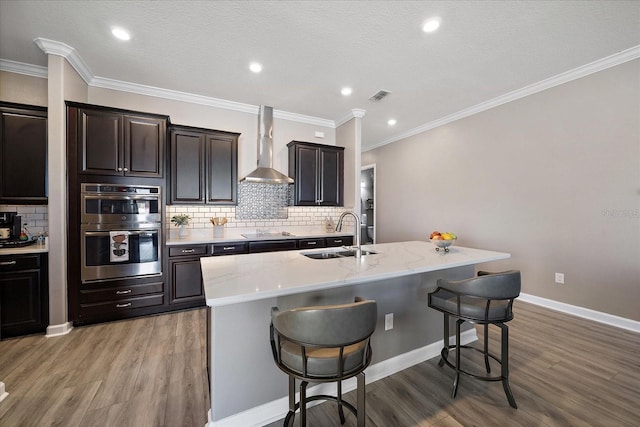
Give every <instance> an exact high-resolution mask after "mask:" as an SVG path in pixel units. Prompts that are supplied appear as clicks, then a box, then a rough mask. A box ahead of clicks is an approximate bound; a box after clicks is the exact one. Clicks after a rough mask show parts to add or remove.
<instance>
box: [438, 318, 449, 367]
mask: <svg viewBox="0 0 640 427" xmlns="http://www.w3.org/2000/svg"><path fill="white" fill-rule="evenodd" d="M442 341H443V342H444V343H443V346H442V351H441V352H440V361H439V362H438V366H440V367H441V368H442V367H443V366H444V358H445V357H446V356H447V355H448V354H449V314H448V313H444V332H443V339H442Z"/></svg>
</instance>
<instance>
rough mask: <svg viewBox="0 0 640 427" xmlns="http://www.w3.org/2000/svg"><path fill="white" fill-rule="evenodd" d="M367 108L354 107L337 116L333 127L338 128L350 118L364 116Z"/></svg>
mask: <svg viewBox="0 0 640 427" xmlns="http://www.w3.org/2000/svg"><path fill="white" fill-rule="evenodd" d="M366 112H367V110H363V109H362V108H354V109H352V110H351V111H349V112H348V113H347V114H345V115H344V116H342V117H341V118H339V119H338V120H336V121H335V122H334V127H336V128H338V127H340V126H342V125H343V124H345V123H347V122H348V121H349V120H351V119H356V118H362V117H364V115H365V113H366Z"/></svg>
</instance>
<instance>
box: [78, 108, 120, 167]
mask: <svg viewBox="0 0 640 427" xmlns="http://www.w3.org/2000/svg"><path fill="white" fill-rule="evenodd" d="M79 116H80V117H79V120H78V126H79V129H78V139H79V150H80V155H79V161H80V165H79V172H80V173H87V174H98V175H122V172H123V168H124V166H123V165H122V163H121V159H122V158H123V152H122V150H123V148H122V144H121V143H120V141H121V140H122V115H121V114H116V113H110V112H108V111H98V110H95V111H94V110H88V109H84V108H83V109H80V112H79Z"/></svg>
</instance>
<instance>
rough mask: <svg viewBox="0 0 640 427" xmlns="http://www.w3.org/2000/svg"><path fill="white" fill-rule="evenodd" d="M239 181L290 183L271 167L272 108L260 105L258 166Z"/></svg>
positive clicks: (290, 180)
mask: <svg viewBox="0 0 640 427" xmlns="http://www.w3.org/2000/svg"><path fill="white" fill-rule="evenodd" d="M240 182H255V183H259V184H291V183H293V179H291V178H289V177H288V176H287V175H285V174H283V173H280V172H278V171H277V170H275V169H274V168H273V108H272V107H267V106H265V105H261V106H260V112H259V115H258V168H257V169H255V170H254V171H253V172H251V173H250V174H249V175H247V176H245V177H244V178H242V179H241V180H240Z"/></svg>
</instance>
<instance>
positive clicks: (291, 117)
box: [256, 110, 336, 129]
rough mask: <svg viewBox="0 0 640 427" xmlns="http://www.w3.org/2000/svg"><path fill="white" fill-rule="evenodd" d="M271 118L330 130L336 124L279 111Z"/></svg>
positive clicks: (275, 111)
mask: <svg viewBox="0 0 640 427" xmlns="http://www.w3.org/2000/svg"><path fill="white" fill-rule="evenodd" d="M257 113H258V111H257V110H256V114H257ZM273 117H274V118H277V119H284V120H291V121H293V122H300V123H307V124H310V125H315V126H325V127H328V128H332V129H335V127H336V122H335V121H333V120H329V119H322V118H320V117H313V116H305V115H304V114H297V113H289V112H287V111H281V110H273Z"/></svg>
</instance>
